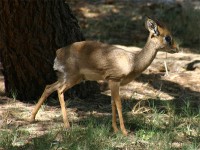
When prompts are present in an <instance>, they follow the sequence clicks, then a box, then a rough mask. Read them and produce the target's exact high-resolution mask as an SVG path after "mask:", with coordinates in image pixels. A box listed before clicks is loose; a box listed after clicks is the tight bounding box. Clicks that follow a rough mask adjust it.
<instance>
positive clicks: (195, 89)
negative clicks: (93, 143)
mask: <svg viewBox="0 0 200 150" xmlns="http://www.w3.org/2000/svg"><path fill="white" fill-rule="evenodd" d="M84 11H85V10H84ZM88 15H95V14H88ZM118 46H120V47H123V48H124V49H135V50H141V48H140V47H133V46H124V45H118ZM180 49H181V52H180V53H177V54H166V53H164V52H160V53H158V55H157V57H156V59H155V60H154V61H153V63H152V64H151V66H149V67H148V69H147V70H146V71H145V72H144V73H143V74H142V75H141V76H140V77H139V78H138V79H137V80H136V81H133V82H131V83H129V84H128V85H126V86H124V87H121V90H120V93H121V97H122V99H123V100H133V101H136V102H137V101H140V100H151V99H152V100H173V101H177V103H182V102H183V101H184V100H189V101H191V102H192V103H193V104H194V105H196V106H198V105H200V54H198V53H194V52H191V51H190V49H188V48H183V47H181V48H180ZM165 63H166V66H167V68H168V73H166V69H165V65H164V64H165ZM1 69H2V68H1ZM0 95H1V96H0V128H2V129H5V128H7V129H11V128H13V127H19V128H23V129H26V130H27V131H30V133H31V134H32V136H33V137H34V136H36V135H37V136H38V135H42V134H44V133H45V132H47V131H48V129H49V128H51V129H52V128H57V127H58V126H62V116H61V112H60V107H59V104H58V102H55V103H56V105H54V106H48V105H44V106H43V107H42V108H41V110H40V111H39V113H38V115H37V118H36V119H37V120H38V121H36V122H35V123H33V124H30V123H29V122H27V121H26V120H27V118H28V117H29V116H30V113H31V110H32V109H33V107H34V105H33V104H28V103H23V102H20V101H19V100H16V99H14V95H13V98H8V97H6V96H5V95H4V78H3V75H2V73H1V74H0ZM109 95H110V91H109V90H105V91H104V92H102V94H101V95H96V96H95V97H96V98H94V99H93V100H87V99H86V100H80V99H78V98H75V99H74V100H68V107H69V109H68V112H69V118H70V121H71V122H76V121H78V120H80V119H82V118H84V117H86V116H87V115H90V114H94V115H100V116H102V115H105V116H110V115H111V106H110V97H109ZM52 101H55V100H52ZM131 110H133V106H130V111H131ZM26 140H29V139H26Z"/></svg>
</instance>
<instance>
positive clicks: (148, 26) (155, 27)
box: [145, 18, 160, 36]
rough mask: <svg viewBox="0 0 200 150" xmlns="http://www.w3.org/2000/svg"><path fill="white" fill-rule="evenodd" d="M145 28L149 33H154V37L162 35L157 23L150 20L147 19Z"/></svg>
mask: <svg viewBox="0 0 200 150" xmlns="http://www.w3.org/2000/svg"><path fill="white" fill-rule="evenodd" d="M145 27H146V29H147V30H149V32H151V33H153V34H154V36H158V35H159V34H160V33H159V31H158V25H157V23H156V22H155V21H153V20H152V19H150V18H147V19H146V22H145Z"/></svg>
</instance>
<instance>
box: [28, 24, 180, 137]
mask: <svg viewBox="0 0 200 150" xmlns="http://www.w3.org/2000/svg"><path fill="white" fill-rule="evenodd" d="M150 23H151V24H150ZM153 23H154V22H153V21H152V20H151V22H149V24H150V25H152V26H151V28H148V30H149V31H150V34H149V37H148V40H147V43H146V45H145V46H144V48H143V50H141V51H140V52H139V53H135V52H131V51H125V50H123V49H121V48H117V47H115V46H112V45H108V44H104V43H101V42H96V41H82V42H76V43H74V44H71V45H69V46H67V47H63V48H61V49H58V50H57V53H56V59H55V62H54V69H55V70H57V71H58V74H59V76H58V81H57V82H55V83H54V84H52V85H49V86H47V87H46V88H45V91H44V93H43V94H42V96H41V98H40V100H39V101H38V103H37V105H36V107H35V109H34V110H33V112H32V116H31V119H30V120H31V121H34V120H35V116H36V114H37V112H38V110H39V108H40V107H41V105H42V103H43V102H44V100H45V99H46V98H47V97H48V96H49V95H50V94H51V93H52V92H53V91H55V90H57V91H58V97H59V101H60V104H61V110H62V114H63V120H64V125H65V127H66V128H69V126H70V125H69V122H68V119H67V112H66V109H65V102H64V95H63V93H64V92H65V91H66V90H68V89H69V88H71V87H72V86H74V85H75V84H78V83H80V82H81V81H83V80H95V81H98V80H104V81H107V82H108V84H109V87H110V89H111V96H112V126H113V129H114V131H115V132H116V131H117V130H118V128H117V124H116V111H117V112H118V116H119V121H120V128H121V130H122V133H123V134H124V135H127V131H126V129H125V127H124V122H123V117H122V106H121V100H120V96H119V86H120V85H124V84H127V83H129V82H131V81H132V80H133V79H135V78H136V77H137V76H139V75H140V74H141V73H142V72H143V71H144V70H145V69H146V68H147V67H148V66H149V65H150V64H151V62H152V61H153V59H154V58H155V56H156V54H157V51H158V50H160V49H162V50H164V49H166V48H171V47H172V45H169V44H167V43H166V41H164V38H165V36H167V35H168V36H171V34H170V32H169V31H168V30H167V29H166V28H165V27H161V26H159V25H158V27H157V28H155V29H157V30H158V31H157V32H156V33H160V34H159V35H158V36H156V35H154V34H153V32H154V30H155V29H152V27H154V26H155V27H156V24H153ZM147 25H148V24H147ZM173 46H174V45H173ZM173 48H174V47H173ZM175 48H176V47H175Z"/></svg>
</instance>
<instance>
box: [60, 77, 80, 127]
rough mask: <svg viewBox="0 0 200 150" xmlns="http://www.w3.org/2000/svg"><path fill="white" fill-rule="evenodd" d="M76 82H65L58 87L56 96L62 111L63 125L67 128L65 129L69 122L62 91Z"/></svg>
mask: <svg viewBox="0 0 200 150" xmlns="http://www.w3.org/2000/svg"><path fill="white" fill-rule="evenodd" d="M75 81H76V80H75ZM78 82H79V81H78ZM78 82H70V83H66V84H64V85H63V86H61V87H60V88H58V98H59V101H60V106H61V111H62V116H63V122H64V127H65V128H67V129H68V128H70V124H69V121H68V117H67V110H66V108H65V100H64V92H65V91H66V90H68V89H70V88H71V87H72V86H74V85H75V84H77V83H78Z"/></svg>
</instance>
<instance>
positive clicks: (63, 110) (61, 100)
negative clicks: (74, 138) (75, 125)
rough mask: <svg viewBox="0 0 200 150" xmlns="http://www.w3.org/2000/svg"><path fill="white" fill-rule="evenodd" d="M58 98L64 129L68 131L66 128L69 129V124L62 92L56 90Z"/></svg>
mask: <svg viewBox="0 0 200 150" xmlns="http://www.w3.org/2000/svg"><path fill="white" fill-rule="evenodd" d="M58 98H59V101H60V106H61V111H62V116H63V122H64V127H65V128H67V129H68V128H70V124H69V121H68V117H67V110H66V109H65V101H64V91H63V90H62V89H59V90H58Z"/></svg>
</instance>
